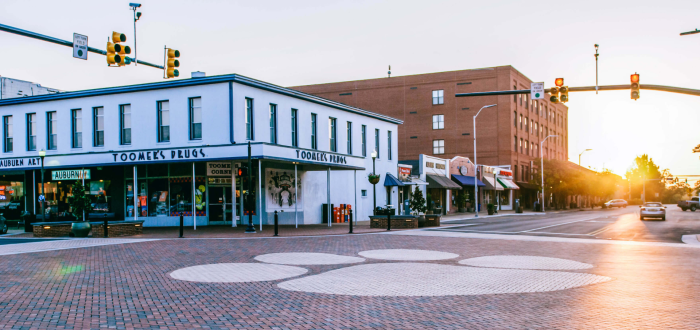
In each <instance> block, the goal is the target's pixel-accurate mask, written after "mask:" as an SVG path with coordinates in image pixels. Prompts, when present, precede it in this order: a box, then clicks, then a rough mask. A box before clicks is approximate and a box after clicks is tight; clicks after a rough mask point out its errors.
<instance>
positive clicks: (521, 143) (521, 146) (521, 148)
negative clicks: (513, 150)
mask: <svg viewBox="0 0 700 330" xmlns="http://www.w3.org/2000/svg"><path fill="white" fill-rule="evenodd" d="M520 153H521V154H522V153H523V138H520Z"/></svg>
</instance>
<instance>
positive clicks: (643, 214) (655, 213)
mask: <svg viewBox="0 0 700 330" xmlns="http://www.w3.org/2000/svg"><path fill="white" fill-rule="evenodd" d="M639 207H640V208H641V209H640V210H639V220H644V218H661V220H666V207H665V206H663V204H661V203H659V202H648V203H644V205H640V206H639Z"/></svg>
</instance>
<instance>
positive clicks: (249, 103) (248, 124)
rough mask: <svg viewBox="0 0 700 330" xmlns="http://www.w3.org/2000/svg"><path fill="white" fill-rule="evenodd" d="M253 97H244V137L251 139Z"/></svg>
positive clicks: (252, 137)
mask: <svg viewBox="0 0 700 330" xmlns="http://www.w3.org/2000/svg"><path fill="white" fill-rule="evenodd" d="M253 133H255V132H254V131H253V99H251V98H247V97H246V98H245V138H246V140H253V139H254V135H253Z"/></svg>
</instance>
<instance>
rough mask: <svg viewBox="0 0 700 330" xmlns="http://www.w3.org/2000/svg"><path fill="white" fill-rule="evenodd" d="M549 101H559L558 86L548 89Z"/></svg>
mask: <svg viewBox="0 0 700 330" xmlns="http://www.w3.org/2000/svg"><path fill="white" fill-rule="evenodd" d="M549 95H551V96H550V97H549V101H550V102H552V103H555V104H556V103H559V88H558V87H552V88H550V89H549Z"/></svg>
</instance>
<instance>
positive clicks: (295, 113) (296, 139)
mask: <svg viewBox="0 0 700 330" xmlns="http://www.w3.org/2000/svg"><path fill="white" fill-rule="evenodd" d="M298 116H299V111H298V110H297V109H292V147H298V146H299V132H298V131H299V119H298Z"/></svg>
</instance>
